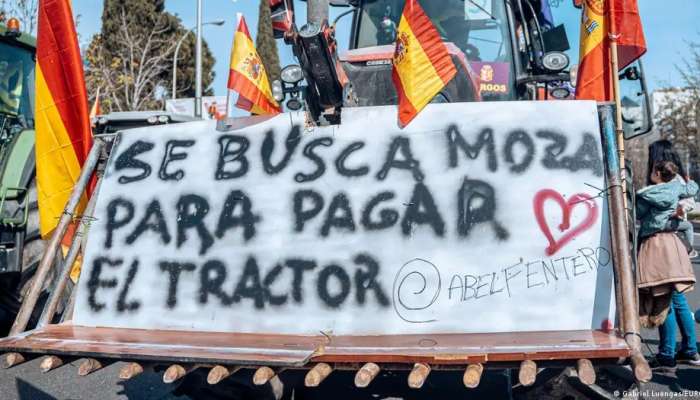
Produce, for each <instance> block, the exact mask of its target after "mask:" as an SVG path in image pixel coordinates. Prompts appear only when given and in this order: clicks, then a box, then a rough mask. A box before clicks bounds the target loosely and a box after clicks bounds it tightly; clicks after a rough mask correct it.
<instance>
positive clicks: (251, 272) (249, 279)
mask: <svg viewBox="0 0 700 400" xmlns="http://www.w3.org/2000/svg"><path fill="white" fill-rule="evenodd" d="M243 298H248V299H253V304H255V308H257V309H258V310H260V309H263V308H265V291H264V290H263V287H262V285H261V284H260V269H259V268H258V263H257V262H256V261H255V258H253V257H248V260H247V261H246V263H245V267H244V268H243V274H241V278H240V279H239V280H238V284H237V285H236V289H235V290H234V291H233V301H234V302H235V303H238V302H240V301H241V299H243Z"/></svg>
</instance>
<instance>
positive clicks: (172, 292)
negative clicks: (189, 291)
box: [159, 261, 195, 310]
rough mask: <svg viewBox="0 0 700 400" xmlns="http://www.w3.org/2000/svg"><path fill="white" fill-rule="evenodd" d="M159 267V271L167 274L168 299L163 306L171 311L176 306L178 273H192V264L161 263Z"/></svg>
mask: <svg viewBox="0 0 700 400" xmlns="http://www.w3.org/2000/svg"><path fill="white" fill-rule="evenodd" d="M159 265H160V270H161V271H163V272H167V273H168V298H167V300H166V301H165V305H166V306H167V307H168V308H169V309H171V310H172V309H173V308H175V306H177V288H178V283H179V282H180V273H182V271H187V272H192V271H194V270H195V266H194V264H192V263H180V262H175V261H173V262H169V261H161V262H160V264H159Z"/></svg>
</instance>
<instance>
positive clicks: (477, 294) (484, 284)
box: [474, 274, 491, 300]
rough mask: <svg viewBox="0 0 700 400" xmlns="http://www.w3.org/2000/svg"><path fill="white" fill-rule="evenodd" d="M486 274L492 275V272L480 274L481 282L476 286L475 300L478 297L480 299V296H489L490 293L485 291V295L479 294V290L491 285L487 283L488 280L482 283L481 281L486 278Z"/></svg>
mask: <svg viewBox="0 0 700 400" xmlns="http://www.w3.org/2000/svg"><path fill="white" fill-rule="evenodd" d="M485 276H491V274H484V275H479V283H478V284H477V286H476V293H475V294H474V299H475V300H476V299H480V298H482V297H486V296H488V293H484V294H483V295H481V296H479V291H480V290H481V288H483V287H486V286H489V284H488V283H486V282H484V283H481V282H482V281H483V280H484V277H485Z"/></svg>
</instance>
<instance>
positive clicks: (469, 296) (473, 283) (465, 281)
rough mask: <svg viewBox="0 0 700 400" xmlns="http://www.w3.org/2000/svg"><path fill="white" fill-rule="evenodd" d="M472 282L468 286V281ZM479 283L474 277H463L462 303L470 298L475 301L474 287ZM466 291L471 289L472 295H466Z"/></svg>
mask: <svg viewBox="0 0 700 400" xmlns="http://www.w3.org/2000/svg"><path fill="white" fill-rule="evenodd" d="M470 279H471V280H472V283H471V284H469V283H467V282H469V280H470ZM478 282H479V279H478V278H477V277H476V276H474V275H464V293H463V295H462V301H467V300H469V299H470V298H473V299H476V293H477V292H476V289H475V288H474V286H475V285H476V284H477V283H478ZM467 289H471V290H472V293H473V294H467Z"/></svg>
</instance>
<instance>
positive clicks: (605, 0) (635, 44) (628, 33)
mask: <svg viewBox="0 0 700 400" xmlns="http://www.w3.org/2000/svg"><path fill="white" fill-rule="evenodd" d="M582 6H583V13H582V18H581V45H580V48H579V54H580V60H581V61H580V63H579V67H578V76H577V82H576V98H577V99H585V100H597V101H612V100H613V99H614V93H613V82H612V78H613V71H612V67H611V58H610V57H611V56H610V47H611V46H610V41H611V40H612V39H614V40H616V41H617V43H618V68H620V69H622V68H625V67H626V66H628V65H629V64H631V63H632V62H633V61H634V60H636V59H637V58H639V57H641V56H642V54H644V52H645V51H646V43H645V41H644V32H643V31H642V23H641V20H640V18H639V10H638V8H637V1H636V0H585V1H583V2H582ZM614 73H617V71H615V72H614Z"/></svg>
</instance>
